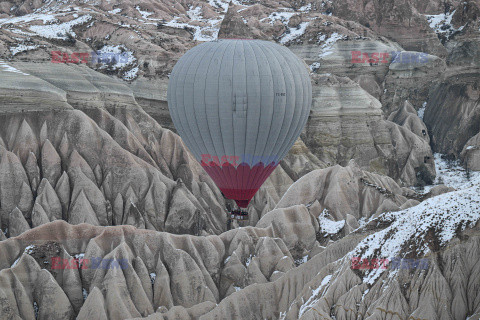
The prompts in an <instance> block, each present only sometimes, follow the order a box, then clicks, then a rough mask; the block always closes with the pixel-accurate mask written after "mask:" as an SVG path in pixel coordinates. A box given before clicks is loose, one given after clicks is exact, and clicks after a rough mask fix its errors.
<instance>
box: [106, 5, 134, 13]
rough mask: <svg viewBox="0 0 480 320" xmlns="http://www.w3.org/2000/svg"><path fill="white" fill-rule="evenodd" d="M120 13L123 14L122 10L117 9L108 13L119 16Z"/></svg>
mask: <svg viewBox="0 0 480 320" xmlns="http://www.w3.org/2000/svg"><path fill="white" fill-rule="evenodd" d="M137 8H138V6H137ZM137 10H138V9H137ZM120 12H122V8H116V9H113V10H110V11H108V13H111V14H118V13H120Z"/></svg>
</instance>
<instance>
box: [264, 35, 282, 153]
mask: <svg viewBox="0 0 480 320" xmlns="http://www.w3.org/2000/svg"><path fill="white" fill-rule="evenodd" d="M263 48H265V50H266V51H267V52H269V53H273V54H272V56H273V57H274V59H275V61H276V62H277V64H278V66H279V67H280V69H281V70H282V71H283V68H282V66H281V64H280V62H279V61H278V59H277V57H276V56H275V53H276V52H275V51H273V50H271V49H270V48H269V47H268V45H267V44H265V46H264V47H263ZM269 66H270V63H269ZM282 73H283V72H282ZM279 78H280V77H279ZM282 81H283V86H284V87H286V84H285V77H284V75H283V74H282ZM273 94H274V96H273V102H274V103H273V108H274V113H272V120H271V121H272V123H273V121H274V114H275V109H276V108H275V94H276V92H275V90H274V92H273ZM286 107H287V106H286V101H285V105H284V109H286ZM283 118H284V119H285V110H284V112H283ZM284 119H283V120H282V127H283V121H284ZM280 132H281V128H279V129H278V134H277V136H276V137H275V142H272V148H271V150H269V152H270V153H272V152H273V151H274V149H275V145H277V143H278V137H279V136H280ZM270 133H271V131H269V134H268V137H270ZM271 138H272V139H273V137H271ZM265 152H266V148H265V150H264V151H263V154H262V156H263V157H264V158H265V157H266V156H268V157H270V156H272V154H270V155H268V154H265Z"/></svg>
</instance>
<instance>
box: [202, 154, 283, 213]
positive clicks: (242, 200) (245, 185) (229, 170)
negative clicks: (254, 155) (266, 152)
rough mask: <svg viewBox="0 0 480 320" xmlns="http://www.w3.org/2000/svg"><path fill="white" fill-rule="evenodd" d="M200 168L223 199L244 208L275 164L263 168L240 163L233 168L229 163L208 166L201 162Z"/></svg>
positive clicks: (259, 165)
mask: <svg viewBox="0 0 480 320" xmlns="http://www.w3.org/2000/svg"><path fill="white" fill-rule="evenodd" d="M202 167H203V168H204V169H205V171H206V172H207V173H208V174H209V175H210V177H211V178H212V180H213V181H214V182H215V183H216V184H217V186H218V187H219V189H220V190H221V191H222V192H223V194H224V195H225V197H227V198H228V199H232V200H235V202H236V203H237V205H238V206H239V207H241V208H246V207H247V206H248V204H249V203H250V201H251V200H252V198H253V196H254V195H255V193H257V191H258V189H260V187H261V186H262V184H263V183H264V182H265V180H267V178H268V176H270V174H271V173H272V172H273V170H275V168H276V167H277V164H275V163H274V162H272V163H270V164H268V165H267V166H265V165H264V164H263V163H262V162H259V163H257V164H256V165H254V166H253V167H250V165H248V163H245V162H242V163H241V164H240V165H239V166H237V167H236V168H235V167H234V166H233V165H231V164H230V163H224V164H223V165H222V166H219V165H218V164H217V163H214V162H213V161H212V162H210V163H208V164H206V163H205V162H203V161H202Z"/></svg>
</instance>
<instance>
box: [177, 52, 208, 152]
mask: <svg viewBox="0 0 480 320" xmlns="http://www.w3.org/2000/svg"><path fill="white" fill-rule="evenodd" d="M208 51H209V50H205V52H203V54H202V56H201V57H200V58H199V59H200V60H201V59H202V58H203V56H204V55H205V54H206V53H207V52H208ZM196 57H197V56H195V57H194V58H196ZM193 61H195V59H193V58H192V61H191V62H190V64H189V66H188V68H187V71H188V70H189V69H190V66H191V65H192V62H193ZM197 70H198V66H197V67H196V69H195V75H196V73H197ZM187 73H188V72H185V79H186V78H187ZM194 79H195V76H194ZM193 88H195V82H194V84H193ZM182 92H183V97H185V80H184V85H183V87H182ZM182 106H183V113H184V114H185V116H187V112H186V109H185V98H184V103H182ZM192 109H193V112H194V114H195V106H194V107H193V108H192ZM194 117H195V116H194ZM186 118H187V123H186V124H187V128H188V130H187V131H188V132H189V133H190V135H189V139H190V136H191V137H192V138H193V141H192V142H193V143H195V144H196V145H199V143H198V141H197V139H196V138H195V135H194V134H193V132H192V131H191V130H190V122H189V121H188V117H186ZM204 147H205V145H204ZM201 149H202V148H200V150H201ZM205 149H206V148H203V150H205Z"/></svg>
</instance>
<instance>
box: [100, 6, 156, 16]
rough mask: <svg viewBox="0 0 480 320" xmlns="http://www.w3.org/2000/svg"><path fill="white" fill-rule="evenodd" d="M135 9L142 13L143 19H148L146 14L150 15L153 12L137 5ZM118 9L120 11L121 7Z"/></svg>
mask: <svg viewBox="0 0 480 320" xmlns="http://www.w3.org/2000/svg"><path fill="white" fill-rule="evenodd" d="M135 9H137V11H138V12H139V13H140V14H141V15H142V18H143V19H148V16H151V15H152V14H153V12H149V11H144V10H142V9H141V8H140V7H139V6H136V7H135ZM120 11H121V9H120ZM109 12H110V11H109Z"/></svg>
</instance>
